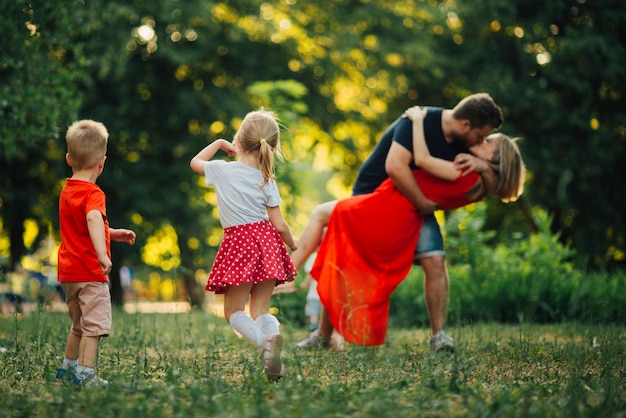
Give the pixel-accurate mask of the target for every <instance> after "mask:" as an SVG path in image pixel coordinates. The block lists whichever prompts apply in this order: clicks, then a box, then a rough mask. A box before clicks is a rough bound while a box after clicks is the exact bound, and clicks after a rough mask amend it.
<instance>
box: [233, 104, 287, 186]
mask: <svg viewBox="0 0 626 418" xmlns="http://www.w3.org/2000/svg"><path fill="white" fill-rule="evenodd" d="M233 143H234V144H235V145H236V146H237V147H238V148H239V149H240V150H241V151H242V152H253V151H257V150H258V151H259V164H260V166H261V167H260V169H261V174H263V185H265V184H267V182H268V181H269V180H270V179H273V178H274V155H276V157H278V158H280V159H282V158H283V154H282V150H281V148H280V127H279V125H278V122H277V120H276V117H275V116H274V113H273V112H271V111H269V110H264V109H260V110H255V111H252V112H250V113H248V114H247V115H246V117H245V118H244V119H243V122H241V126H240V127H239V130H238V131H237V133H236V134H235V138H234V140H233Z"/></svg>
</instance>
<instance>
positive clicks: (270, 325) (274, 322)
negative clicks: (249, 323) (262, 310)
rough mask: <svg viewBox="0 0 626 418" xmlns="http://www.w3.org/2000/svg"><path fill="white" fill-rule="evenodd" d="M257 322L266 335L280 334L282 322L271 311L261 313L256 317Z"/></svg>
mask: <svg viewBox="0 0 626 418" xmlns="http://www.w3.org/2000/svg"><path fill="white" fill-rule="evenodd" d="M256 324H257V325H258V326H259V328H261V331H263V334H265V335H266V336H267V335H274V334H280V330H279V327H280V322H278V319H277V318H276V317H275V316H274V315H272V314H270V313H266V314H263V315H259V317H258V318H257V319H256Z"/></svg>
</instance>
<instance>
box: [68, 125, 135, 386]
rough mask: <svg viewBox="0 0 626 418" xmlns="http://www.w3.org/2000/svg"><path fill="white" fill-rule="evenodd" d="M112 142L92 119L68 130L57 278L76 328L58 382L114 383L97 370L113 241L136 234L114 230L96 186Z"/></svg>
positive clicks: (105, 330) (106, 323)
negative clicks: (67, 168) (67, 169)
mask: <svg viewBox="0 0 626 418" xmlns="http://www.w3.org/2000/svg"><path fill="white" fill-rule="evenodd" d="M108 138H109V133H108V132H107V129H106V128H105V126H104V125H103V124H102V123H100V122H95V121H93V120H81V121H78V122H75V123H74V124H72V125H71V126H70V127H69V128H68V130H67V134H66V141H67V150H68V152H67V154H66V155H65V160H66V161H67V163H68V165H69V166H70V167H72V177H71V178H69V179H67V183H66V184H65V186H64V187H63V190H62V191H61V196H60V198H59V214H60V226H61V246H60V248H59V272H58V277H59V282H60V283H61V285H62V286H63V289H64V290H65V292H66V293H67V298H66V304H67V308H68V312H69V315H70V318H71V319H72V327H71V329H70V333H69V336H68V338H67V345H66V347H65V358H64V359H63V365H62V366H61V368H59V369H58V370H57V373H56V378H57V379H60V380H71V381H72V382H73V383H75V384H78V385H82V386H92V385H95V386H107V385H108V384H109V382H107V381H106V380H104V379H101V378H100V377H98V376H96V374H95V372H94V366H95V362H96V356H97V354H98V344H99V342H100V339H101V338H102V337H106V336H108V335H109V332H110V330H111V322H112V321H111V295H110V293H109V284H108V282H109V279H108V276H107V275H108V273H109V272H110V271H111V267H112V263H111V250H110V241H111V240H113V241H119V242H126V243H128V244H130V245H132V244H134V243H135V233H134V232H133V231H131V230H128V229H112V228H109V222H108V219H107V216H106V205H105V203H106V202H105V201H106V197H105V195H104V192H103V191H102V190H101V189H100V187H99V186H97V185H96V179H97V178H98V177H99V176H100V174H102V170H103V168H104V161H105V160H106V147H107V141H108Z"/></svg>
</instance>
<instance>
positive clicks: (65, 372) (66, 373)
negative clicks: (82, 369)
mask: <svg viewBox="0 0 626 418" xmlns="http://www.w3.org/2000/svg"><path fill="white" fill-rule="evenodd" d="M73 376H74V368H73V367H70V368H69V369H64V368H63V367H61V368H59V369H57V373H56V375H55V376H54V378H55V379H56V380H63V381H67V382H69V381H70V380H72V377H73Z"/></svg>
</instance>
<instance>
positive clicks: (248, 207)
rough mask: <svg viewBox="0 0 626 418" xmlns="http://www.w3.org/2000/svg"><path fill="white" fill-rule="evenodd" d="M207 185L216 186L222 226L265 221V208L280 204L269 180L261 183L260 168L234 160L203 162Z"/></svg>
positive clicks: (272, 181)
mask: <svg viewBox="0 0 626 418" xmlns="http://www.w3.org/2000/svg"><path fill="white" fill-rule="evenodd" d="M204 177H205V183H206V185H207V186H213V187H215V193H216V194H217V209H218V211H219V214H220V222H221V224H222V227H223V228H227V227H229V226H235V225H243V224H249V223H253V222H259V221H263V220H268V216H267V208H268V207H275V206H280V204H281V200H280V194H279V193H278V187H277V186H276V182H275V181H274V180H272V179H270V181H268V182H267V184H265V185H263V186H262V187H261V184H263V174H261V170H257V169H256V168H252V167H248V166H247V165H244V164H241V163H240V162H237V161H224V160H213V161H207V162H206V163H204Z"/></svg>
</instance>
